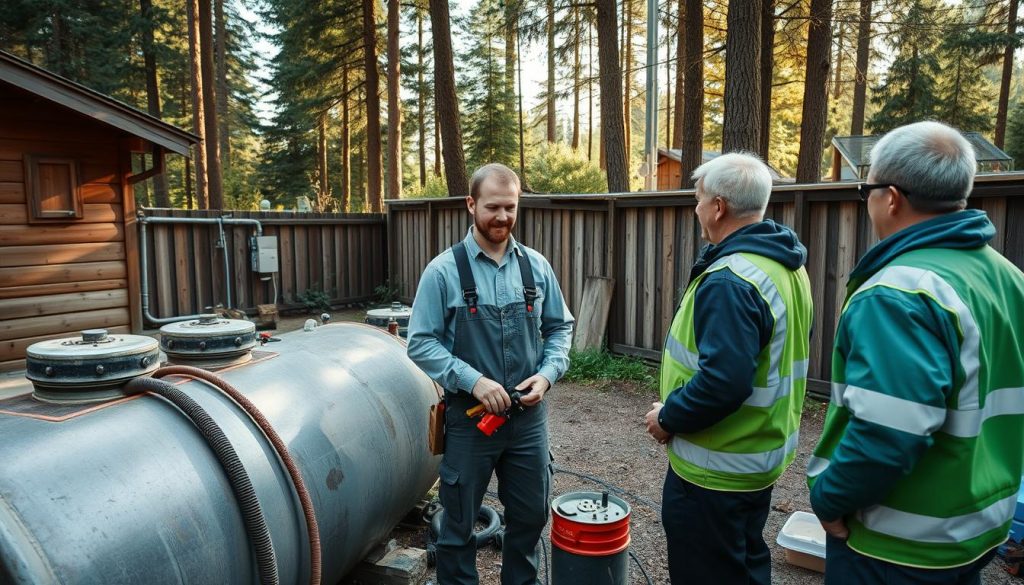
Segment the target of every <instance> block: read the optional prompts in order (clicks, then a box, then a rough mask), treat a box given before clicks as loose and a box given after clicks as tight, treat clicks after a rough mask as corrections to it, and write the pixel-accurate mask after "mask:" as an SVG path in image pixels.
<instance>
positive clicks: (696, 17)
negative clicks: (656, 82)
mask: <svg viewBox="0 0 1024 585" xmlns="http://www.w3.org/2000/svg"><path fill="white" fill-rule="evenodd" d="M684 1H685V4H686V7H685V10H684V12H683V19H684V24H683V25H682V28H681V30H684V31H686V43H685V46H684V49H685V50H684V54H683V61H682V66H683V67H685V71H684V77H685V80H684V82H683V131H682V137H681V142H680V148H682V157H681V159H680V161H679V164H680V169H679V171H680V174H681V175H682V177H681V180H680V185H679V187H680V188H682V189H689V188H691V187H693V179H692V178H691V177H692V175H693V171H694V170H695V169H696V168H697V167H699V166H700V165H701V162H702V161H703V158H704V3H703V2H702V0H684ZM680 8H682V7H680Z"/></svg>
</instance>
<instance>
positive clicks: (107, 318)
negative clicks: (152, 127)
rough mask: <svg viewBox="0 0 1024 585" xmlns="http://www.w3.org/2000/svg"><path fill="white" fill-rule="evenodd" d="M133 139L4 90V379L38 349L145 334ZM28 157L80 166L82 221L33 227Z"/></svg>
mask: <svg viewBox="0 0 1024 585" xmlns="http://www.w3.org/2000/svg"><path fill="white" fill-rule="evenodd" d="M129 138H130V137H128V136H127V135H125V134H124V133H123V132H121V131H118V130H115V129H112V128H110V127H109V126H106V125H104V124H102V123H100V122H97V121H95V120H92V119H90V118H88V117H86V116H83V115H80V114H77V113H75V112H71V111H69V110H67V109H65V108H62V107H60V106H57V105H54V104H53V103H51V102H49V101H46V100H44V99H41V98H38V97H35V96H33V95H32V94H30V93H28V92H25V91H22V90H20V89H17V88H15V87H13V86H10V85H7V84H5V83H0V370H8V369H16V368H19V367H22V365H23V363H24V360H23V358H24V356H25V350H26V349H27V348H28V346H29V345H31V344H33V343H35V342H37V341H42V340H46V339H52V338H57V337H64V336H68V335H70V334H73V333H75V332H77V331H80V330H82V329H90V328H100V327H101V328H104V329H107V330H108V331H111V332H127V331H129V330H131V328H132V326H133V324H137V325H139V326H141V322H140V321H133V319H132V308H133V304H134V305H137V304H138V303H137V300H136V297H138V289H137V286H133V283H132V280H133V278H134V279H135V280H136V281H137V266H136V267H135V270H134V271H133V270H131V269H130V258H131V253H129V251H128V247H126V237H127V239H129V240H130V239H131V238H132V236H131V235H128V233H129V232H131V233H132V234H134V226H133V225H132V226H130V227H128V226H126V224H125V217H129V218H131V217H132V216H133V214H134V201H133V200H134V197H133V196H132V190H131V187H130V186H128V185H127V184H126V182H125V181H124V177H125V175H126V172H125V164H126V161H129V160H130V159H127V156H130V148H131V145H130V143H129V142H128V139H129ZM26 155H53V156H59V157H65V158H72V159H75V160H76V161H77V162H78V174H79V181H78V182H79V184H80V187H79V188H80V193H81V197H82V202H83V206H84V213H83V217H82V218H81V219H72V220H67V221H58V222H52V223H46V224H32V225H30V224H29V213H30V212H29V205H28V203H29V201H28V195H27V194H26V184H25V165H24V158H25V156H26ZM128 170H129V172H130V168H129V169H128ZM133 272H134V273H135V274H134V276H133V274H132V273H133ZM134 284H137V282H136V283H134ZM133 301H134V302H133Z"/></svg>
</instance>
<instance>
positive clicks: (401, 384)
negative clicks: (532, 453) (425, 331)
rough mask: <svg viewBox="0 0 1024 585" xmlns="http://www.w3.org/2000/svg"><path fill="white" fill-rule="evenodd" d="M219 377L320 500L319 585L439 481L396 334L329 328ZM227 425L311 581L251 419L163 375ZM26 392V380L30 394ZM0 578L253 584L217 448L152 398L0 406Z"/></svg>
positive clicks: (283, 551) (294, 562) (205, 390)
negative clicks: (256, 414)
mask: <svg viewBox="0 0 1024 585" xmlns="http://www.w3.org/2000/svg"><path fill="white" fill-rule="evenodd" d="M280 338H281V342H280V343H273V344H269V345H267V346H266V347H264V348H262V349H260V350H258V351H257V352H256V353H255V354H254V357H253V359H252V360H251V361H249V362H248V363H244V364H241V365H236V366H234V367H231V368H229V369H226V370H222V371H221V372H219V375H220V376H222V377H223V378H224V380H226V381H227V382H228V383H230V384H231V385H233V386H234V387H235V388H238V389H239V390H240V391H242V393H243V394H245V396H246V397H247V398H248V399H249V400H250V401H252V402H253V403H254V404H255V405H256V406H257V407H258V408H259V409H260V410H261V411H262V412H263V414H264V415H265V416H266V417H267V419H269V421H270V422H271V423H272V425H273V427H274V428H275V429H276V431H277V433H278V434H279V435H280V436H281V437H282V438H283V439H284V441H285V442H286V443H287V445H288V450H289V452H290V454H291V456H292V457H293V458H294V459H295V461H296V463H297V464H298V466H299V469H300V470H301V473H302V476H303V478H304V481H305V484H306V487H307V488H308V489H309V491H310V494H311V496H312V501H313V505H314V508H315V510H316V518H317V522H318V524H319V530H320V538H321V543H322V550H323V582H324V583H325V584H333V583H336V582H337V581H338V580H339V579H340V578H341V577H342V576H343V575H344V574H345V573H346V572H347V571H348V570H350V569H351V568H352V567H353V566H354V565H355V564H356V563H357V562H358V561H359V560H360V559H362V558H363V556H365V554H366V553H367V552H368V550H369V549H370V548H372V547H373V546H374V545H375V544H377V543H379V542H380V541H381V540H382V539H384V538H385V537H386V536H387V534H388V533H389V532H390V530H391V529H392V528H393V527H394V526H395V525H396V524H397V523H398V521H399V520H400V519H401V518H402V517H403V516H404V515H405V514H406V513H407V512H408V511H409V510H410V509H411V508H412V507H413V506H414V505H415V504H416V502H417V501H418V500H419V499H420V498H422V497H423V495H424V494H425V493H426V492H427V490H428V489H429V488H430V486H431V485H432V484H433V482H434V480H435V479H436V477H437V470H438V465H439V463H440V458H439V457H434V456H431V454H430V453H429V451H428V448H427V440H426V438H427V414H428V409H429V405H430V404H431V402H432V401H436V398H437V394H436V392H435V390H434V387H433V383H432V382H431V381H430V380H429V379H428V378H427V377H426V376H425V375H424V374H423V373H422V372H420V371H419V370H418V369H417V368H416V366H415V365H414V364H413V363H412V362H411V361H409V360H408V358H406V356H405V348H404V346H403V344H402V343H401V342H400V341H399V340H397V339H396V338H395V337H394V336H391V335H388V334H387V333H386V332H384V331H381V330H379V329H376V328H374V327H370V326H366V325H359V324H332V325H327V326H323V327H318V328H316V329H315V330H314V331H312V332H302V331H298V332H294V333H287V334H284V335H281V336H280ZM165 380H167V381H169V382H171V383H180V386H178V387H179V388H180V389H182V390H183V391H184V392H186V393H187V394H188V395H189V396H191V397H192V398H193V399H194V400H195V401H197V402H198V403H199V404H200V405H201V406H202V407H203V408H204V409H206V411H207V412H208V413H209V414H210V415H211V416H212V417H213V418H214V419H215V420H216V421H217V422H218V423H219V425H220V427H221V428H222V429H223V431H224V433H225V434H226V435H227V437H228V439H229V440H230V442H231V443H232V445H233V446H234V449H235V450H236V451H237V453H238V456H239V458H240V459H241V461H242V463H243V465H244V467H245V469H246V471H247V472H248V474H249V476H250V478H251V481H252V484H253V487H254V489H255V492H256V494H257V496H258V498H259V502H260V504H261V506H262V509H263V513H264V515H265V517H266V521H267V524H268V527H269V529H270V532H271V537H272V540H273V545H274V548H275V550H276V556H277V563H278V572H279V574H280V579H281V583H307V582H308V580H309V545H308V542H307V536H306V531H305V523H304V519H303V515H302V510H301V507H300V505H299V503H298V500H297V497H296V495H295V492H294V489H293V487H292V484H291V483H290V481H289V479H288V475H287V472H286V470H285V469H284V467H283V465H282V463H281V462H280V460H279V459H278V457H277V456H276V455H275V454H274V451H273V449H272V448H271V446H270V445H269V443H268V442H267V440H266V439H265V437H264V436H263V435H262V434H261V433H260V432H259V430H258V429H257V427H256V425H255V424H254V423H253V422H252V421H251V420H250V419H249V418H248V417H247V416H246V415H245V414H244V413H243V412H242V411H241V410H240V408H239V407H238V406H237V405H235V404H234V402H232V401H230V400H229V399H228V398H227V397H225V396H224V395H222V394H221V393H219V392H218V391H216V390H215V389H213V388H212V387H210V386H208V385H207V384H205V383H202V382H198V381H193V380H189V381H184V379H182V378H174V377H170V378H165ZM30 390H31V387H26V392H28V391H30ZM0 437H3V439H2V440H0V583H18V584H21V583H63V584H71V583H90V584H92V583H95V584H104V585H110V584H116V583H146V584H147V585H156V584H161V583H188V584H204V583H217V584H223V583H253V582H255V581H256V575H255V562H254V560H253V554H252V552H251V547H250V544H249V542H248V541H247V538H246V532H245V529H244V526H243V519H242V516H241V514H240V512H239V507H238V504H237V502H236V501H235V499H234V496H233V494H232V491H231V489H230V487H229V485H228V481H227V476H226V475H225V472H224V471H223V470H222V469H221V468H220V466H219V465H218V463H217V460H216V459H215V457H214V455H213V453H212V451H211V449H210V447H209V446H207V444H206V443H205V442H204V441H203V439H202V437H201V436H200V434H199V433H198V432H197V430H196V428H195V427H194V426H193V425H192V423H191V422H190V421H189V420H188V419H187V418H185V416H184V415H183V414H182V413H181V412H180V411H178V410H177V409H176V408H175V407H173V406H172V405H171V404H170V403H168V402H165V401H164V400H163V399H160V398H157V397H155V396H151V395H139V396H135V397H130V398H123V399H121V400H117V401H114V402H105V403H91V404H84V405H83V404H60V403H52V404H51V403H47V402H41V401H39V400H37V399H35V398H32V397H31V395H30V394H19V395H16V396H14V397H11V398H6V399H3V400H0Z"/></svg>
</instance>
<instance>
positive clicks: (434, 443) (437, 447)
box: [427, 384, 445, 455]
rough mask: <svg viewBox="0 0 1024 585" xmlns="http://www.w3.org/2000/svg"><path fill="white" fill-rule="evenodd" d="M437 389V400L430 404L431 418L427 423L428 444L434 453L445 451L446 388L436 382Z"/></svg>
mask: <svg viewBox="0 0 1024 585" xmlns="http://www.w3.org/2000/svg"><path fill="white" fill-rule="evenodd" d="M434 390H436V391H437V402H436V403H435V404H431V405H430V418H429V422H428V424H427V444H428V446H429V447H430V453H431V454H432V455H442V454H443V453H444V409H445V403H444V390H442V389H441V387H440V386H438V385H437V384H434Z"/></svg>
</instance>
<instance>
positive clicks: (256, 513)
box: [125, 378, 280, 585]
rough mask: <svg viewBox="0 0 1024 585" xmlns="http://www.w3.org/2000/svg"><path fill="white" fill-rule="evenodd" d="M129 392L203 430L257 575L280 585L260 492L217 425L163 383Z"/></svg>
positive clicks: (135, 385)
mask: <svg viewBox="0 0 1024 585" xmlns="http://www.w3.org/2000/svg"><path fill="white" fill-rule="evenodd" d="M125 392H126V393H127V394H138V393H141V392H152V393H153V394H156V395H158V396H160V397H162V398H164V399H165V400H167V401H168V402H170V403H171V404H173V405H174V406H176V407H178V409H179V410H181V412H182V413H184V414H185V416H187V417H188V418H189V420H191V421H192V423H193V424H194V425H195V426H196V428H197V429H199V432H200V434H202V435H203V438H204V439H206V443H207V444H208V445H209V446H210V449H212V450H213V452H214V454H215V455H216V456H217V460H218V461H220V464H221V467H223V468H224V472H225V473H226V474H227V476H228V483H229V484H230V485H231V490H232V491H233V492H234V493H235V498H236V499H237V500H238V507H239V508H240V510H241V512H242V520H243V521H244V524H245V532H246V534H247V535H248V536H249V540H250V542H252V545H253V548H254V549H255V551H256V571H257V573H259V578H260V583H262V584H263V585H278V584H279V583H280V579H279V577H278V574H277V556H276V554H275V552H274V543H273V542H272V541H271V539H270V529H269V528H268V527H267V519H266V517H264V515H263V509H262V508H261V507H260V501H259V498H257V497H256V490H254V489H253V487H252V481H250V480H249V474H248V473H246V471H245V467H244V466H243V465H242V461H241V460H240V459H239V458H238V454H237V453H236V452H235V449H234V447H232V446H231V442H230V441H229V440H228V438H227V436H226V435H225V434H224V431H222V430H221V428H220V426H218V425H217V422H216V421H215V420H213V417H211V416H210V415H209V414H208V413H207V412H206V411H205V410H203V407H202V406H199V403H198V402H196V401H195V400H192V398H190V397H189V396H188V394H185V393H184V392H182V391H181V390H179V389H177V388H175V387H174V386H173V385H171V384H168V383H167V382H164V381H163V380H157V379H155V378H135V379H134V380H132V381H131V382H128V384H127V385H126V386H125Z"/></svg>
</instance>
